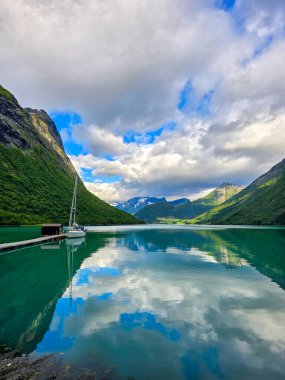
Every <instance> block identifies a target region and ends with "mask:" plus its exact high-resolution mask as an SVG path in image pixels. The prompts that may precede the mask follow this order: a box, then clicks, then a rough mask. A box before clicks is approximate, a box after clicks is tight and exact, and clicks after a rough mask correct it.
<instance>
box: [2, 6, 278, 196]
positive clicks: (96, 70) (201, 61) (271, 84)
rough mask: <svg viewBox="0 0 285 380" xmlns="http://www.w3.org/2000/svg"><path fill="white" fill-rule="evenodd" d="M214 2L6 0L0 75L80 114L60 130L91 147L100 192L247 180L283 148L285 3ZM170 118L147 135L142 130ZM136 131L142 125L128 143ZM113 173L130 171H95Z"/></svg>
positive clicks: (171, 192) (184, 189)
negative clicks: (230, 5) (169, 125)
mask: <svg viewBox="0 0 285 380" xmlns="http://www.w3.org/2000/svg"><path fill="white" fill-rule="evenodd" d="M215 3H216V1H214V0H202V1H201V0H200V1H198V0H195V1H191V2H189V1H186V0H176V1H173V0H157V1H155V2H154V1H151V0H145V1H143V2H137V1H131V0H109V1H104V2H102V1H100V0H94V1H90V0H78V1H76V2H75V1H72V0H63V1H60V2H58V1H56V0H50V1H46V0H41V1H39V0H37V1H36V0H15V1H13V2H7V1H5V0H0V73H1V77H0V80H1V82H2V84H3V85H4V86H6V87H8V88H9V89H11V90H12V91H13V92H14V93H15V95H16V96H17V97H18V98H19V100H20V101H21V102H22V103H24V104H25V105H29V106H32V107H38V108H47V109H48V110H49V111H51V110H59V111H63V110H66V111H68V110H71V111H72V112H73V113H74V112H75V113H78V114H80V115H81V116H82V119H83V121H84V123H83V124H82V125H80V126H71V127H70V130H69V131H65V130H64V131H62V135H63V137H64V138H65V139H68V138H71V139H72V140H73V141H75V142H77V143H80V144H83V146H84V148H85V151H87V152H89V154H88V155H86V156H82V155H81V156H78V157H74V156H73V157H72V160H73V162H74V163H75V165H76V166H77V168H78V169H80V167H81V168H89V169H92V174H93V175H94V176H95V177H96V178H97V179H96V180H95V182H94V183H93V184H88V186H89V189H92V191H94V192H96V193H97V194H98V195H100V196H102V198H103V199H106V200H116V199H124V198H126V197H128V196H129V195H158V196H169V197H176V196H189V195H190V196H191V195H192V194H196V193H199V192H201V191H204V190H205V189H210V188H213V187H215V186H217V185H219V184H220V183H221V182H223V181H232V182H237V183H238V184H242V185H245V184H247V183H248V182H250V181H251V180H253V179H254V178H256V177H257V176H258V175H259V174H262V173H263V172H264V171H266V170H268V169H269V168H270V166H272V165H273V164H275V163H276V162H277V161H279V160H280V159H282V158H283V157H284V147H283V145H284V144H283V141H284V137H285V132H284V130H285V126H284V115H285V101H284V99H285V90H284V86H283V84H284V82H285V69H284V65H283V62H284V60H285V37H284V30H285V7H284V1H283V0H273V1H270V2H268V1H266V0H259V1H257V0H248V1H236V4H235V7H234V9H233V11H232V12H224V11H223V10H220V9H218V8H216V7H215V6H214V4H215ZM187 80H190V81H191V84H192V90H191V94H190V103H189V104H188V106H187V107H185V110H184V112H179V111H178V110H177V103H178V101H179V94H180V91H181V89H182V88H183V86H184V85H185V83H186V81H187ZM211 90H212V91H213V93H212V99H211V100H208V102H209V104H206V106H205V104H204V105H203V104H202V103H203V99H204V97H205V94H207V93H208V94H209V91H211ZM204 102H206V103H207V99H206V100H205V99H204ZM201 104H202V106H201ZM199 106H200V107H202V111H201V108H200V110H199ZM203 106H204V110H203ZM205 107H206V109H205ZM207 107H208V108H209V109H208V110H207ZM170 120H175V121H176V124H177V125H176V128H175V130H174V131H170V130H168V131H165V132H164V133H162V134H161V135H160V136H158V137H156V139H155V141H154V143H153V144H149V145H147V144H146V143H147V142H148V141H149V138H148V137H147V135H145V134H144V132H145V131H150V130H152V131H153V130H156V129H157V128H159V127H160V126H161V125H162V124H164V123H166V122H168V121H170ZM128 130H135V131H141V132H142V136H140V138H138V139H135V142H134V143H131V144H125V143H124V142H123V133H124V132H125V131H128ZM106 154H109V155H113V156H114V161H108V160H106V159H104V158H102V157H104V155H106ZM112 176H121V177H122V180H120V181H117V182H115V183H107V182H103V183H100V182H98V178H99V179H100V178H101V177H112ZM108 182H109V181H108Z"/></svg>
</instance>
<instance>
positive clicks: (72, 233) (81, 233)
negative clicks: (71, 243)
mask: <svg viewBox="0 0 285 380" xmlns="http://www.w3.org/2000/svg"><path fill="white" fill-rule="evenodd" d="M66 235H67V238H68V239H76V238H82V237H84V236H86V232H85V231H67V233H66Z"/></svg>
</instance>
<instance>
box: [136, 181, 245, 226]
mask: <svg viewBox="0 0 285 380" xmlns="http://www.w3.org/2000/svg"><path fill="white" fill-rule="evenodd" d="M241 189H242V188H241V187H238V186H236V185H233V184H231V183H223V184H222V185H221V186H219V187H218V188H217V189H215V190H213V191H211V192H210V193H209V194H208V195H206V196H205V197H203V198H200V199H197V200H195V201H193V202H190V201H189V202H186V203H183V204H171V203H169V202H167V201H165V202H160V203H155V204H151V205H148V206H145V207H144V208H143V209H142V210H140V211H139V212H137V213H136V214H135V216H137V217H138V218H140V219H142V220H144V221H146V222H148V223H167V224H173V223H174V224H183V223H184V220H185V219H186V220H188V219H191V218H194V217H196V216H198V215H200V214H203V213H205V212H206V211H208V210H210V209H212V208H213V207H215V206H216V205H219V204H220V203H223V202H224V201H225V200H227V199H229V198H231V197H232V196H233V195H235V194H237V193H238V192H239V191H241Z"/></svg>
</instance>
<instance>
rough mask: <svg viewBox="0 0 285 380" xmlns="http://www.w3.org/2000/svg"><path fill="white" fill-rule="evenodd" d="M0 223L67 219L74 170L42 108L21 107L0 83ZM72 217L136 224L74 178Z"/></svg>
mask: <svg viewBox="0 0 285 380" xmlns="http://www.w3.org/2000/svg"><path fill="white" fill-rule="evenodd" d="M0 159H1V164H2V170H1V171H0V183H1V192H0V224H1V225H18V224H41V223H49V222H58V223H64V224H67V223H68V218H69V210H70V205H71V199H72V192H73V186H74V177H75V175H76V170H75V168H74V167H73V165H72V163H71V161H70V159H69V158H68V156H67V155H66V154H65V151H64V147H63V144H62V141H61V138H60V135H59V133H58V131H57V128H56V126H55V124H54V123H53V121H52V120H51V118H50V117H49V116H48V114H47V113H46V112H45V111H43V110H34V109H32V108H22V107H21V106H20V104H19V103H18V101H17V100H16V98H15V97H14V95H13V94H11V93H10V92H9V91H8V90H6V89H5V88H4V87H2V86H1V85H0ZM78 221H79V222H80V223H83V224H136V223H140V221H139V220H138V219H136V218H135V217H133V216H131V215H129V214H127V213H125V212H123V211H121V210H117V209H116V208H114V207H112V206H110V205H109V204H107V203H105V202H104V201H102V200H101V199H99V198H98V197H96V196H95V195H93V194H91V193H90V192H89V191H88V190H87V189H86V188H85V186H84V184H83V182H82V181H81V179H80V178H79V181H78Z"/></svg>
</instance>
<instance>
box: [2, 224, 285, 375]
mask: <svg viewBox="0 0 285 380" xmlns="http://www.w3.org/2000/svg"><path fill="white" fill-rule="evenodd" d="M92 230H93V232H89V233H88V235H87V238H86V239H85V240H84V239H83V240H72V241H71V240H68V241H62V242H59V243H52V244H46V245H42V246H37V247H31V248H26V249H22V250H18V251H14V252H10V253H5V254H4V255H1V256H0V270H1V278H0V291H1V301H0V343H4V344H7V345H9V346H10V347H13V348H16V347H18V348H19V347H21V349H22V351H23V352H30V353H32V354H33V355H35V356H38V355H43V354H48V353H53V352H60V353H61V355H62V358H63V361H64V362H67V363H70V364H71V365H72V366H73V367H75V368H83V367H85V368H90V369H92V370H94V371H103V370H104V369H106V368H109V369H112V370H111V374H110V378H111V379H128V378H134V379H237V380H238V379H264V380H268V379H284V376H285V364H284V353H285V324H284V319H285V302H284V301H285V293H284V288H285V230H284V229H273V228H272V229H271V228H224V227H223V228H215V227H203V226H201V227H196V226H193V227H189V226H139V227H100V228H99V227H94V228H92ZM31 232H32V231H31ZM19 233H20V232H19V231H18V233H17V234H18V235H17V236H19ZM26 233H27V230H26ZM0 235H1V229H0Z"/></svg>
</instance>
